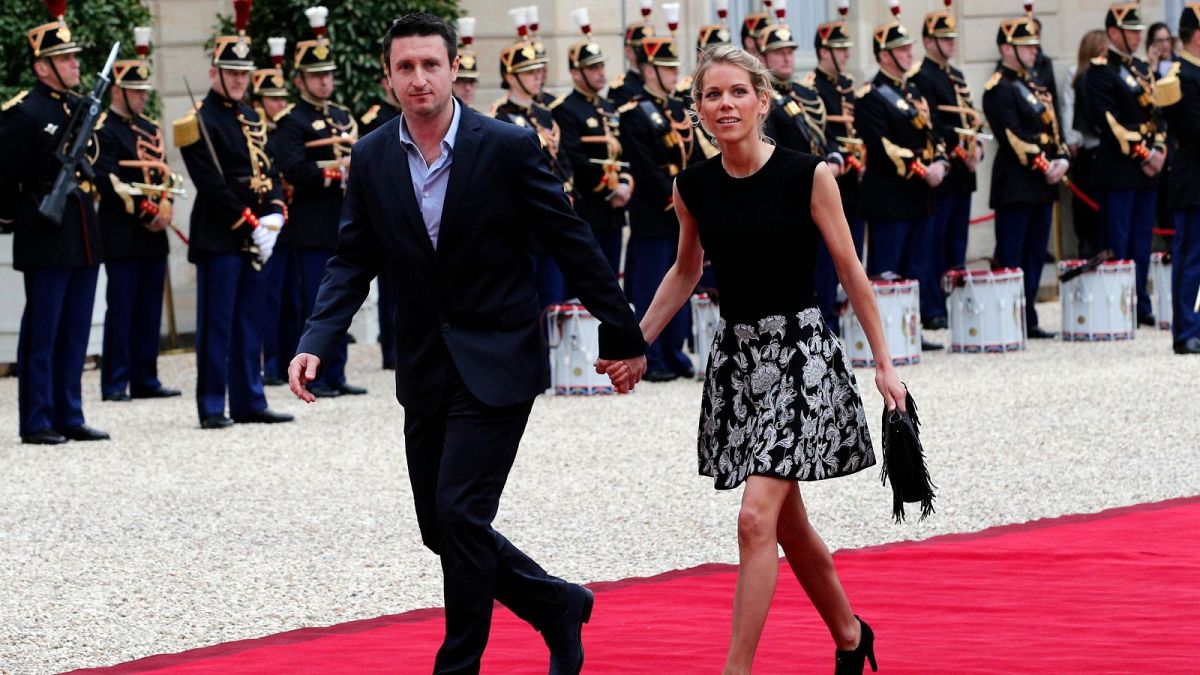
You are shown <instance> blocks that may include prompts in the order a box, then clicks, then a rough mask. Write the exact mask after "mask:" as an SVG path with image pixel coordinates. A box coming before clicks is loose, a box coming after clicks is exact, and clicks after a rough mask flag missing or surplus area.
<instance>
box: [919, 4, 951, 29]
mask: <svg viewBox="0 0 1200 675" xmlns="http://www.w3.org/2000/svg"><path fill="white" fill-rule="evenodd" d="M942 2H943V4H945V6H946V8H945V9H942V10H939V11H936V12H930V13H928V14H926V15H925V23H924V24H922V26H921V37H923V38H926V37H932V38H956V37H958V25H957V23H956V21H955V19H954V12H953V10H952V9H951V8H950V6H951V5H952V4H954V0H942Z"/></svg>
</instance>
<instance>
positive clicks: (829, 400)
mask: <svg viewBox="0 0 1200 675" xmlns="http://www.w3.org/2000/svg"><path fill="white" fill-rule="evenodd" d="M732 333H733V335H732V339H727V337H726V335H727V326H726V324H725V322H724V320H722V321H721V323H720V324H719V325H718V326H717V331H716V335H715V337H714V339H713V345H712V349H711V350H710V352H709V354H710V356H709V362H708V364H707V366H708V367H707V377H706V382H705V386H704V401H703V403H702V406H701V418H700V438H699V443H698V444H697V445H698V448H697V449H698V451H699V455H700V457H699V459H700V472H701V473H702V474H704V475H708V476H713V477H714V478H715V479H716V481H717V487H721V488H732V487H737V486H738V485H739V484H741V483H742V482H743V481H744V480H745V479H746V478H747V477H748V476H751V475H769V476H777V477H782V478H790V479H796V480H819V479H823V478H830V477H833V476H839V475H844V474H847V473H852V472H854V471H858V470H860V469H863V468H865V467H868V466H871V465H873V464H874V463H875V455H874V452H873V450H872V448H871V439H870V435H869V433H868V431H867V423H866V415H865V413H864V411H863V409H862V401H861V399H860V398H859V396H858V391H857V388H856V384H855V381H854V373H853V372H852V371H851V370H850V365H849V362H848V361H847V359H846V356H845V352H844V350H843V349H842V346H841V343H840V342H839V341H838V340H837V338H836V337H834V336H833V335H832V334H831V333H829V331H828V330H827V329H826V328H825V325H824V321H823V319H822V318H821V314H820V312H819V311H818V310H816V309H806V310H804V311H802V312H799V313H797V314H796V315H794V317H793V316H788V317H785V316H778V315H777V316H768V317H765V318H763V319H760V320H759V321H758V322H757V323H756V324H733V326H732ZM797 378H799V382H797ZM797 384H799V386H797Z"/></svg>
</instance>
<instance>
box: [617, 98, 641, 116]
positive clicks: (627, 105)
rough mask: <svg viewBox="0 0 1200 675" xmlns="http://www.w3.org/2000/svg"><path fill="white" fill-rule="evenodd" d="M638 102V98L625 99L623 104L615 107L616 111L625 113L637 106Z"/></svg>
mask: <svg viewBox="0 0 1200 675" xmlns="http://www.w3.org/2000/svg"><path fill="white" fill-rule="evenodd" d="M639 102H640V99H637V98H631V99H629V100H628V101H626V102H625V103H624V104H622V105H621V107H619V108H617V112H618V113H627V112H629V111H630V110H633V109H634V108H636V107H638V103H639Z"/></svg>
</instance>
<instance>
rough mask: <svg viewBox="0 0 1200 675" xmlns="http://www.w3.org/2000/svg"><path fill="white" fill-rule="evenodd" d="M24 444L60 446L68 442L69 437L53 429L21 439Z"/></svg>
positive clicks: (43, 430)
mask: <svg viewBox="0 0 1200 675" xmlns="http://www.w3.org/2000/svg"><path fill="white" fill-rule="evenodd" d="M21 442H22V443H28V444H30V445H59V444H61V443H66V442H67V437H66V436H63V435H62V434H60V433H58V432H57V431H55V430H53V429H42V430H41V431H38V432H36V433H32V434H29V435H28V436H22V437H21Z"/></svg>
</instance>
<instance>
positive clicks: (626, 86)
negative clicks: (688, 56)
mask: <svg viewBox="0 0 1200 675" xmlns="http://www.w3.org/2000/svg"><path fill="white" fill-rule="evenodd" d="M653 11H654V0H641V12H642V20H641V21H640V22H636V23H631V24H629V25H628V26H626V27H625V62H626V63H628V64H629V70H628V71H627V72H625V73H622V74H620V75H618V76H616V77H615V78H613V81H612V82H609V83H608V100H610V101H612V102H613V105H615V106H618V107H620V106H622V105H625V104H626V103H628V102H629V101H630V100H631V99H633V98H634V97H635V96H641V95H642V94H644V93H645V91H646V84H645V83H644V82H643V81H642V75H641V72H640V71H639V69H638V67H637V62H638V60H637V59H638V57H637V55H638V49H640V48H641V45H642V40H644V39H646V38H648V37H654V26H652V25H650V14H651V13H652V12H653Z"/></svg>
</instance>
